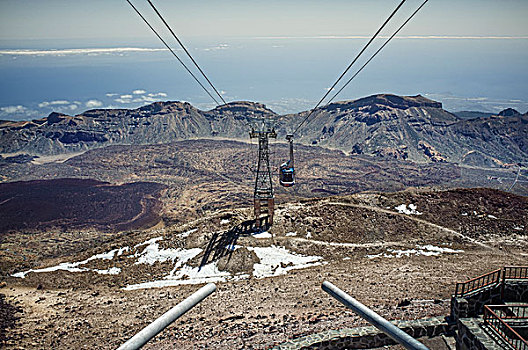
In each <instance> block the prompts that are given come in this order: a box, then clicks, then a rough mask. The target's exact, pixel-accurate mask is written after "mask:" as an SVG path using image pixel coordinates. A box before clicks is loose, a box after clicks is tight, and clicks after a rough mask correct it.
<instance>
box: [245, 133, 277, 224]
mask: <svg viewBox="0 0 528 350" xmlns="http://www.w3.org/2000/svg"><path fill="white" fill-rule="evenodd" d="M249 136H250V137H251V138H258V140H259V152H258V163H257V177H256V179H255V192H254V194H253V199H254V210H255V223H256V226H257V227H259V228H260V227H262V221H263V220H265V219H267V224H268V225H269V226H271V225H273V212H274V208H275V200H274V194H273V183H272V179H271V169H270V162H269V139H270V138H277V133H276V132H275V130H273V129H272V130H269V129H268V130H264V131H255V130H251V132H250V133H249ZM264 207H265V208H266V209H267V210H266V211H267V213H268V216H267V217H262V212H263V210H262V209H263V208H264Z"/></svg>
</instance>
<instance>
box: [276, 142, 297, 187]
mask: <svg viewBox="0 0 528 350" xmlns="http://www.w3.org/2000/svg"><path fill="white" fill-rule="evenodd" d="M286 140H288V142H289V144H290V160H288V161H287V162H286V163H283V164H282V165H281V166H280V169H279V183H280V184H281V185H282V186H284V187H291V186H293V185H295V168H294V166H293V135H291V134H290V135H286Z"/></svg>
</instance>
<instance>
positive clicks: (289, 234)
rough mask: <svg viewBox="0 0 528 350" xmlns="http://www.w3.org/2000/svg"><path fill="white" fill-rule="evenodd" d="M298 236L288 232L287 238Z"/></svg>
mask: <svg viewBox="0 0 528 350" xmlns="http://www.w3.org/2000/svg"><path fill="white" fill-rule="evenodd" d="M295 236H297V232H287V233H286V237H295Z"/></svg>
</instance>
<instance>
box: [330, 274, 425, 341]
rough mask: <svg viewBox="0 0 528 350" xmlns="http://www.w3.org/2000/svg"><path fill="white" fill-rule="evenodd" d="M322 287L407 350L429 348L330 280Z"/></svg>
mask: <svg viewBox="0 0 528 350" xmlns="http://www.w3.org/2000/svg"><path fill="white" fill-rule="evenodd" d="M322 288H323V290H324V291H325V292H327V293H328V294H330V295H331V296H332V297H334V298H336V299H337V300H339V301H340V302H341V303H342V304H343V305H345V306H346V307H348V308H349V309H352V311H354V312H355V313H356V314H358V315H359V316H361V317H363V318H364V319H365V320H367V321H368V322H369V323H370V324H371V325H373V326H374V327H376V328H378V329H379V330H380V331H382V332H383V333H385V334H387V335H388V336H389V337H391V338H392V339H393V340H394V341H396V342H398V343H400V344H401V345H403V346H404V347H405V348H406V349H409V350H429V349H428V348H427V347H426V346H425V345H423V344H422V343H420V342H419V341H418V340H416V339H414V338H413V337H411V336H410V335H409V334H407V333H405V332H404V331H402V330H401V329H399V328H398V327H396V326H395V325H393V324H392V323H390V322H389V321H387V320H386V319H384V318H383V317H381V316H380V315H378V314H377V313H375V312H374V311H373V310H371V309H369V308H368V307H366V306H365V305H363V304H361V303H360V302H359V301H357V300H356V299H354V298H352V297H351V296H350V295H348V294H346V293H345V292H343V291H342V290H341V289H339V288H337V287H336V286H334V285H333V284H332V283H330V282H327V281H325V282H323V285H322Z"/></svg>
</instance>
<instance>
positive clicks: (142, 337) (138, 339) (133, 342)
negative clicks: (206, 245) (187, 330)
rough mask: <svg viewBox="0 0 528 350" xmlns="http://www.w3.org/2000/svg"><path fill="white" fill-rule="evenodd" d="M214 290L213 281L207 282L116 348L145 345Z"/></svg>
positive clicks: (122, 348) (123, 349)
mask: <svg viewBox="0 0 528 350" xmlns="http://www.w3.org/2000/svg"><path fill="white" fill-rule="evenodd" d="M215 290H216V286H215V285H214V283H209V284H207V285H205V286H203V287H202V288H200V289H199V290H198V291H196V292H195V293H194V294H192V295H191V296H189V297H188V298H187V299H185V300H184V301H182V302H181V303H179V304H178V305H176V306H175V307H173V308H172V309H170V310H169V311H167V312H166V313H164V314H163V315H161V316H160V317H159V318H157V319H156V320H155V321H154V322H152V323H151V324H149V325H148V326H146V327H145V328H143V329H142V330H141V331H140V332H139V333H137V334H136V335H134V336H133V337H132V338H130V339H129V340H128V341H126V342H125V343H124V344H123V345H121V346H120V347H119V348H118V349H117V350H137V349H139V348H141V347H142V346H143V345H145V344H146V343H147V342H148V341H149V340H150V339H152V338H154V337H155V336H156V335H157V334H158V333H160V332H161V331H162V330H164V329H165V328H166V327H167V326H168V325H170V324H171V323H172V322H174V321H175V320H176V319H177V318H178V317H180V316H181V315H183V314H184V313H186V312H187V311H189V310H190V309H192V308H193V307H194V306H195V305H196V304H198V303H199V302H201V301H202V300H204V299H205V298H207V297H208V296H209V295H211V293H213V292H214V291H215Z"/></svg>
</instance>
